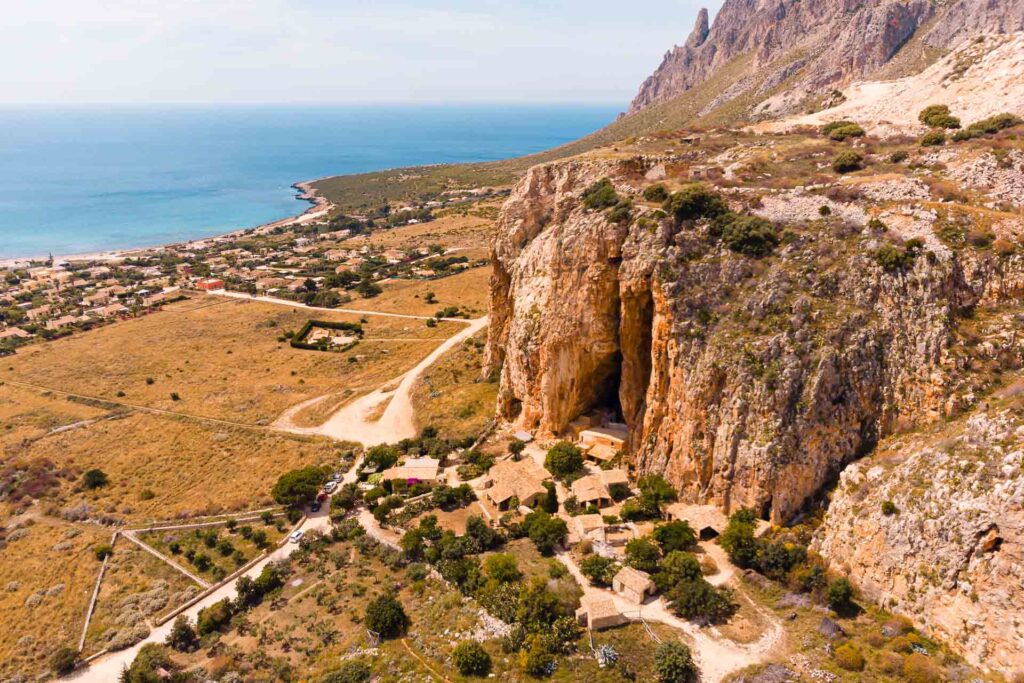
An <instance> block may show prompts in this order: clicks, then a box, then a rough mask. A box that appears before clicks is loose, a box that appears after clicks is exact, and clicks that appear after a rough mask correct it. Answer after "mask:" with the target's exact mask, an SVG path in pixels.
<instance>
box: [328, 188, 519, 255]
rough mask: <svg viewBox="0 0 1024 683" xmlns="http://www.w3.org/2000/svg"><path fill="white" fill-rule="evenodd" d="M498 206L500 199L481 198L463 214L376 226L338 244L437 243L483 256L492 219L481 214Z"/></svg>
mask: <svg viewBox="0 0 1024 683" xmlns="http://www.w3.org/2000/svg"><path fill="white" fill-rule="evenodd" d="M500 206H501V202H500V201H492V202H481V203H479V204H475V205H474V206H472V207H469V208H468V209H467V213H466V215H461V213H455V212H453V213H449V214H448V215H445V216H442V217H441V218H438V219H436V220H433V221H430V222H429V223H420V224H417V225H406V226H403V227H401V228H392V229H390V230H376V231H374V232H372V233H371V234H369V235H366V236H358V237H353V238H351V239H349V240H346V241H344V242H342V243H341V244H342V246H343V247H345V248H346V249H353V248H359V247H362V246H364V245H367V244H368V245H370V246H373V247H380V248H382V249H392V248H393V249H416V248H419V247H426V246H430V245H431V244H440V245H442V246H444V247H446V248H447V249H458V250H459V251H458V253H457V254H455V255H457V256H468V257H469V258H470V259H479V258H487V255H488V253H489V249H490V243H491V240H492V239H493V237H494V221H493V220H492V219H490V218H487V217H484V216H487V215H490V214H495V213H497V210H498V208H499V207H500Z"/></svg>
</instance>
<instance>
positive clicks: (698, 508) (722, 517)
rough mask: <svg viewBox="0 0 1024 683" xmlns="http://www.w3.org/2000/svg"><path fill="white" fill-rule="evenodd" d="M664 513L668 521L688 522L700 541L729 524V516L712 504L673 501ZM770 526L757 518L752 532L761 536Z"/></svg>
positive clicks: (709, 537) (710, 537)
mask: <svg viewBox="0 0 1024 683" xmlns="http://www.w3.org/2000/svg"><path fill="white" fill-rule="evenodd" d="M664 515H665V518H666V519H668V520H670V521H685V522H688V523H689V524H690V527H691V528H692V529H693V530H694V531H695V532H696V533H697V537H698V538H699V539H700V540H701V541H710V540H712V539H714V538H718V537H719V536H720V535H721V534H722V532H723V531H725V527H726V526H727V525H728V524H729V517H728V516H727V515H726V514H725V513H724V512H722V511H721V510H720V509H718V508H717V507H715V506H714V505H688V504H686V503H673V504H671V505H668V506H667V507H666V508H665V511H664ZM770 528H771V525H770V524H768V522H766V521H764V520H757V521H756V523H755V529H754V533H755V535H757V536H761V535H762V534H764V533H765V532H766V531H768V530H769V529H770Z"/></svg>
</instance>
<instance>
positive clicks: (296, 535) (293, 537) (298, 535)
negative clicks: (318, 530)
mask: <svg viewBox="0 0 1024 683" xmlns="http://www.w3.org/2000/svg"><path fill="white" fill-rule="evenodd" d="M305 535H306V533H305V532H304V531H303V530H302V529H298V530H297V531H293V532H291V533H290V534H288V540H289V541H291V542H292V543H298V542H299V541H301V540H302V537H303V536H305Z"/></svg>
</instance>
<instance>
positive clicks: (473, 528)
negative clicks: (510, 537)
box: [465, 515, 505, 553]
mask: <svg viewBox="0 0 1024 683" xmlns="http://www.w3.org/2000/svg"><path fill="white" fill-rule="evenodd" d="M465 538H467V539H469V541H471V543H472V548H473V552H476V553H482V552H484V551H485V550H490V549H491V548H493V547H495V546H498V545H501V544H502V543H503V542H504V541H505V538H504V536H502V535H501V534H500V533H498V532H497V531H495V530H494V529H492V528H491V525H490V524H488V523H487V522H485V521H484V519H483V517H480V516H479V515H471V516H470V517H469V518H468V519H467V520H466V536H465Z"/></svg>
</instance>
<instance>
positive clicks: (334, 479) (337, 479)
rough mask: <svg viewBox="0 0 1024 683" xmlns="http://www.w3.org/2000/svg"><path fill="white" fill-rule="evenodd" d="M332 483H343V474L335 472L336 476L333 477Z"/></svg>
mask: <svg viewBox="0 0 1024 683" xmlns="http://www.w3.org/2000/svg"><path fill="white" fill-rule="evenodd" d="M331 481H333V482H340V481H341V472H335V473H334V474H332V475H331Z"/></svg>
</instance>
